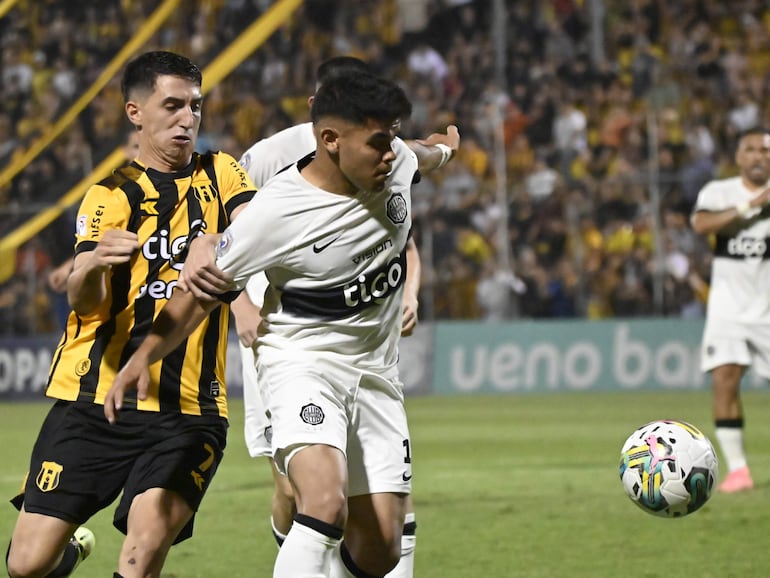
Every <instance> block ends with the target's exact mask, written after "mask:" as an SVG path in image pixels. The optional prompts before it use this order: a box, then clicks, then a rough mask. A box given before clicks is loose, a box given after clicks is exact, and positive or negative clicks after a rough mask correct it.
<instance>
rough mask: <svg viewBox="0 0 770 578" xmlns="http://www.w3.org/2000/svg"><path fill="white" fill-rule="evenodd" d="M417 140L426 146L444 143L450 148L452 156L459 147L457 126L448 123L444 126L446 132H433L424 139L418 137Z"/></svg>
mask: <svg viewBox="0 0 770 578" xmlns="http://www.w3.org/2000/svg"><path fill="white" fill-rule="evenodd" d="M417 142H418V143H420V144H422V145H426V146H435V145H437V144H443V145H446V146H448V147H449V148H450V149H452V156H453V157H454V155H456V154H457V151H458V150H459V148H460V131H459V130H458V129H457V126H455V125H453V124H450V125H449V126H447V127H446V134H442V133H440V132H434V133H433V134H432V135H430V136H428V137H426V138H424V139H418V140H417Z"/></svg>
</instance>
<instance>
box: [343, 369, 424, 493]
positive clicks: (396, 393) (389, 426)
mask: <svg viewBox="0 0 770 578" xmlns="http://www.w3.org/2000/svg"><path fill="white" fill-rule="evenodd" d="M412 459H413V455H412V442H411V438H410V435H409V426H408V424H407V418H406V410H405V408H404V397H403V389H402V387H401V384H400V382H399V381H398V380H397V379H385V378H382V377H379V376H374V375H366V376H364V377H363V378H362V379H361V384H360V387H359V390H358V394H357V397H356V402H355V405H354V409H353V417H352V422H351V427H350V431H349V435H348V471H349V477H350V480H349V492H348V495H350V496H357V495H364V494H379V493H394V494H409V493H411V487H412Z"/></svg>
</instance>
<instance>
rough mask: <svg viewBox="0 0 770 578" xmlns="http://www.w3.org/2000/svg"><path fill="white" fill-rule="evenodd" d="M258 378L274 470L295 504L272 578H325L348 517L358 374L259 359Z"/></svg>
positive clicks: (324, 364)
mask: <svg viewBox="0 0 770 578" xmlns="http://www.w3.org/2000/svg"><path fill="white" fill-rule="evenodd" d="M279 355H280V356H281V357H278V356H279ZM257 370H258V371H257V372H258V379H259V384H260V391H261V392H262V395H263V398H264V401H265V405H266V406H267V408H268V410H269V411H270V418H271V423H272V446H273V448H274V453H275V465H276V467H277V468H278V470H279V471H281V472H283V473H286V474H288V477H289V481H290V482H291V486H292V488H293V490H294V497H295V500H296V504H297V514H296V516H295V517H294V521H293V523H292V526H291V529H290V530H289V533H288V534H287V536H286V540H285V541H284V543H283V545H282V546H281V548H280V550H279V552H278V556H277V558H276V562H275V567H274V570H273V572H274V573H273V576H274V577H275V578H288V577H292V578H302V577H305V576H328V574H329V564H330V560H331V557H332V555H333V552H334V550H335V549H336V547H337V545H338V544H339V541H340V538H342V532H343V527H344V523H345V518H346V516H347V494H346V490H347V481H348V472H347V462H346V455H345V447H346V445H347V436H348V425H349V421H348V404H349V403H350V401H349V400H350V399H352V397H353V394H354V390H355V385H356V383H357V380H356V379H355V378H354V377H353V375H355V373H356V372H353V371H352V370H351V369H350V368H348V367H347V366H339V364H334V363H330V362H328V361H326V360H324V359H321V358H317V357H315V356H312V357H310V356H308V357H307V358H305V359H301V358H299V357H298V356H296V355H292V356H291V358H290V359H289V358H284V357H283V356H282V354H281V353H279V354H278V355H277V356H276V357H275V358H270V357H269V356H266V355H265V354H263V353H260V359H259V361H258V366H257Z"/></svg>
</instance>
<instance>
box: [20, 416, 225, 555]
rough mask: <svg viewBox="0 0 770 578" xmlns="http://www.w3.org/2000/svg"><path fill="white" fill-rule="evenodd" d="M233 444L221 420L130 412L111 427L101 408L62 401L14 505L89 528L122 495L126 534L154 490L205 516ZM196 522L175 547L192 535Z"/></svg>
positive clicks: (120, 513)
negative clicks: (131, 517) (206, 500)
mask: <svg viewBox="0 0 770 578" xmlns="http://www.w3.org/2000/svg"><path fill="white" fill-rule="evenodd" d="M226 436H227V420H226V419H224V418H221V417H215V416H193V415H183V414H179V413H157V412H149V411H136V410H125V409H124V410H123V411H121V412H120V416H119V417H118V421H117V423H116V424H115V425H110V424H109V423H108V422H107V419H106V418H105V417H104V408H103V406H101V405H97V404H92V403H83V402H69V401H57V402H56V403H55V404H54V406H53V407H52V408H51V411H50V412H49V413H48V416H47V417H46V419H45V421H44V422H43V426H42V427H41V429H40V434H39V435H38V438H37V442H35V446H34V448H33V450H32V459H31V460H30V467H29V474H28V476H27V481H26V484H25V486H24V493H23V494H22V495H21V496H18V497H17V498H15V499H14V500H12V501H13V502H14V504H15V505H16V506H17V507H21V504H22V503H23V504H24V509H25V510H26V511H27V512H34V513H38V514H45V515H48V516H53V517H56V518H61V519H62V520H66V521H68V522H72V523H75V524H83V523H85V522H86V520H88V519H89V518H90V517H91V516H93V515H94V514H95V513H96V512H98V511H100V510H103V509H104V508H106V507H107V506H109V505H110V504H111V503H112V502H113V501H114V500H115V499H116V498H117V497H118V495H119V494H120V492H121V490H122V491H123V496H122V497H121V499H120V503H119V504H118V507H117V509H116V510H115V516H114V520H113V523H114V525H115V527H116V528H117V529H118V530H120V531H121V532H123V533H124V534H125V533H126V524H127V521H128V511H129V509H130V507H131V502H132V501H133V499H134V497H135V496H137V495H138V494H141V493H142V492H144V491H145V490H149V489H150V488H164V489H168V490H172V491H174V492H176V493H178V494H180V495H181V496H182V497H183V498H184V499H185V501H186V502H187V503H188V504H189V505H190V508H192V509H193V511H197V510H198V506H199V505H200V503H201V500H202V499H203V495H204V494H205V493H206V490H207V489H208V486H209V483H210V482H211V479H212V478H213V477H214V473H215V472H216V470H217V467H218V466H219V463H220V462H221V461H222V454H223V452H224V449H225V443H226ZM194 519H195V516H193V518H192V519H191V520H190V522H189V523H188V524H187V526H185V528H184V529H183V530H182V531H181V532H180V533H179V535H178V536H177V538H176V540H175V542H174V543H177V542H181V541H182V540H184V539H186V538H189V537H190V536H191V535H192V527H193V521H194Z"/></svg>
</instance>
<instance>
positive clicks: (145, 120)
mask: <svg viewBox="0 0 770 578" xmlns="http://www.w3.org/2000/svg"><path fill="white" fill-rule="evenodd" d="M202 102H203V96H202V94H201V87H200V85H198V84H196V83H194V82H192V81H190V80H188V79H186V78H181V77H178V76H168V75H164V76H158V78H157V79H156V81H155V90H154V91H153V92H152V93H150V94H148V95H143V94H142V95H139V96H138V98H136V99H135V100H132V101H129V102H128V103H127V104H126V111H127V113H128V117H129V119H130V120H131V122H132V123H134V125H136V126H137V127H138V128H139V155H138V159H139V161H141V162H142V163H143V164H146V165H147V166H149V167H152V168H155V169H158V170H171V171H175V170H180V169H183V168H184V167H186V166H187V165H188V164H189V163H190V159H191V157H192V154H193V151H194V150H195V141H196V139H197V138H198V129H199V128H200V124H201V104H202Z"/></svg>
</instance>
